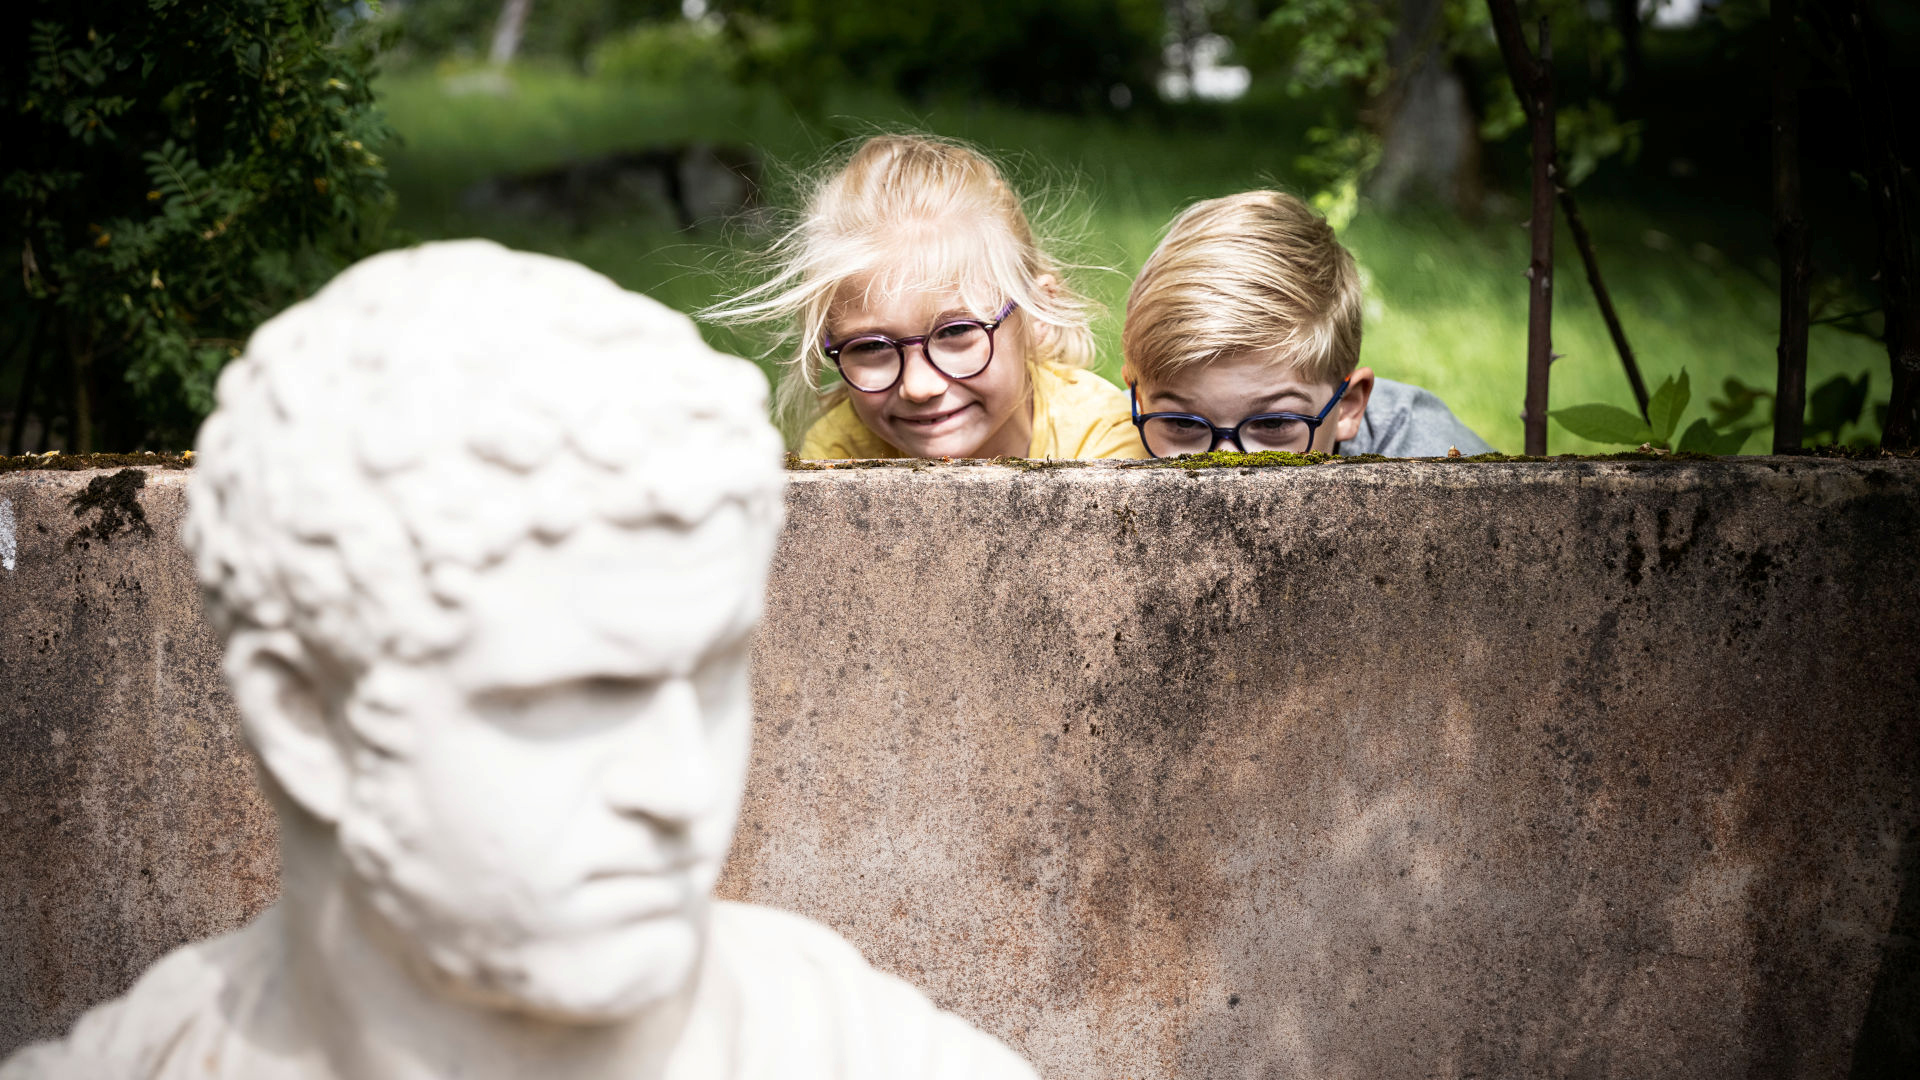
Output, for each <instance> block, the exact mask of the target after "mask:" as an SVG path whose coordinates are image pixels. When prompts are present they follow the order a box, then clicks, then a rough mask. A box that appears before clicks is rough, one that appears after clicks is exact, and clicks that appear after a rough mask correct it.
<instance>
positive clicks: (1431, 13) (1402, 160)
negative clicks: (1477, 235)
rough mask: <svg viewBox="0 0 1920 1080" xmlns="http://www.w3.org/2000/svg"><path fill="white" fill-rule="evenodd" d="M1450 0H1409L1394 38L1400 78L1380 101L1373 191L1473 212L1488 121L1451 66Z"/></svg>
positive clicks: (1391, 51)
mask: <svg viewBox="0 0 1920 1080" xmlns="http://www.w3.org/2000/svg"><path fill="white" fill-rule="evenodd" d="M1444 7H1445V6H1444V4H1443V3H1442V0H1405V2H1404V3H1403V4H1402V5H1401V8H1400V22H1399V25H1398V27H1397V28H1396V29H1395V30H1394V34H1393V38H1392V39H1391V40H1390V41H1389V42H1388V43H1387V62H1388V65H1389V68H1390V70H1391V71H1392V83H1391V84H1390V85H1389V86H1388V88H1387V91H1386V93H1384V94H1383V95H1382V96H1381V98H1380V100H1379V101H1378V102H1376V103H1375V104H1374V106H1373V110H1372V111H1373V112H1374V113H1375V115H1376V116H1377V118H1378V119H1377V121H1376V122H1377V123H1378V125H1379V129H1380V164H1379V167H1378V168H1376V169H1375V170H1374V173H1373V176H1372V178H1371V179H1370V180H1369V182H1368V190H1369V194H1371V195H1372V196H1373V198H1374V199H1375V200H1377V201H1378V202H1380V203H1381V204H1382V205H1385V206H1394V205H1397V204H1400V203H1403V202H1406V201H1407V200H1409V199H1412V198H1419V197H1427V198H1433V199H1438V200H1439V201H1441V202H1443V203H1445V204H1446V205H1448V206H1450V207H1452V208H1453V209H1454V210H1456V211H1458V212H1460V213H1462V214H1467V215H1472V214H1475V213H1477V212H1478V211H1479V208H1480V199H1481V193H1482V188H1481V183H1480V125H1479V122H1478V121H1477V120H1476V119H1475V118H1474V115H1473V109H1472V107H1471V105H1470V104H1469V103H1468V100H1467V89H1466V86H1465V84H1464V83H1462V82H1461V81H1460V76H1459V75H1457V74H1456V73H1455V72H1454V70H1453V68H1452V67H1451V66H1449V65H1448V63H1447V57H1446V52H1445V49H1444V48H1443V46H1444V44H1445V29H1446V27H1445V23H1444V21H1443V19H1444V14H1445V11H1444Z"/></svg>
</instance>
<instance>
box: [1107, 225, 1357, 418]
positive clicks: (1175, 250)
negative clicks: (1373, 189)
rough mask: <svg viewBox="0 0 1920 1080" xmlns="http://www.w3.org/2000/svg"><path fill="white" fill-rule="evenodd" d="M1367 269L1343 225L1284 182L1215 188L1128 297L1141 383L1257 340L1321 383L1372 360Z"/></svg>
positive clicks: (1130, 371) (1130, 364) (1127, 342)
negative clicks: (1365, 309) (1363, 356)
mask: <svg viewBox="0 0 1920 1080" xmlns="http://www.w3.org/2000/svg"><path fill="white" fill-rule="evenodd" d="M1360 311H1361V287H1360V270H1359V268H1358V267H1357V266H1355V265H1354V261H1353V256H1352V255H1351V254H1349V253H1348V252H1347V249H1346V248H1344V247H1342V246H1340V240H1339V238H1338V237H1336V236H1335V235H1334V232H1333V227H1332V226H1331V225H1328V224H1327V221H1326V219H1325V218H1323V217H1321V216H1320V215H1319V214H1317V213H1315V212H1314V211H1313V208H1312V207H1309V206H1308V205H1307V204H1306V203H1304V202H1301V201H1300V200H1299V199H1297V198H1295V197H1293V196H1292V195H1288V194H1286V193H1284V192H1279V191H1265V190H1262V191H1246V192H1241V193H1240V194H1238V195H1228V196H1226V197H1225V198H1220V199H1209V200H1207V201H1206V202H1203V203H1197V204H1195V205H1193V206H1190V207H1188V208H1187V210H1186V211H1185V212H1183V213H1182V214H1181V215H1180V216H1179V217H1177V218H1175V219H1174V222H1173V226H1172V227H1171V228H1170V229H1168V230H1167V236H1166V239H1164V240H1162V241H1160V246H1159V247H1158V248H1155V249H1154V252H1153V254H1152V255H1151V256H1150V257H1149V258H1148V259H1147V265H1146V266H1144V267H1142V268H1141V270H1140V276H1139V277H1138V278H1136V279H1135V280H1134V283H1133V290H1132V292H1130V293H1129V294H1128V296H1127V322H1126V329H1125V330H1124V331H1123V332H1122V335H1121V349H1122V352H1123V354H1124V356H1125V360H1126V363H1125V375H1126V378H1127V380H1128V381H1129V382H1132V381H1135V380H1138V379H1141V378H1145V379H1148V380H1160V379H1165V378H1167V377H1169V376H1172V375H1174V374H1176V373H1178V372H1179V371H1181V370H1182V369H1185V368H1189V367H1192V366H1193V365H1196V364H1204V363H1208V362H1210V361H1213V360H1218V359H1220V358H1222V357H1226V356H1232V355H1235V354H1238V353H1244V352H1249V351H1255V350H1273V352H1274V359H1275V362H1276V364H1277V365H1279V366H1282V367H1287V368H1297V369H1298V370H1299V371H1300V373H1301V375H1302V377H1303V378H1305V379H1308V380H1310V381H1312V382H1323V383H1337V382H1339V381H1340V380H1342V379H1344V378H1346V377H1347V376H1348V375H1350V374H1352V373H1353V369H1354V368H1355V367H1358V366H1359V363H1360Z"/></svg>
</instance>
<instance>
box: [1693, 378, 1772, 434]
mask: <svg viewBox="0 0 1920 1080" xmlns="http://www.w3.org/2000/svg"><path fill="white" fill-rule="evenodd" d="M1720 386H1721V393H1723V394H1725V395H1726V399H1725V400H1721V399H1719V398H1709V399H1707V408H1708V409H1711V410H1712V411H1713V426H1714V427H1722V428H1723V427H1726V426H1727V425H1729V424H1736V423H1739V422H1740V421H1742V420H1745V419H1746V418H1747V414H1748V413H1751V412H1752V411H1753V407H1754V406H1755V405H1757V404H1759V402H1760V400H1761V399H1762V398H1771V397H1772V396H1773V391H1771V390H1767V389H1764V388H1762V387H1758V386H1748V385H1747V384H1746V383H1743V382H1741V381H1740V380H1739V379H1736V378H1733V377H1731V376H1729V377H1728V378H1727V381H1726V382H1724V383H1721V384H1720Z"/></svg>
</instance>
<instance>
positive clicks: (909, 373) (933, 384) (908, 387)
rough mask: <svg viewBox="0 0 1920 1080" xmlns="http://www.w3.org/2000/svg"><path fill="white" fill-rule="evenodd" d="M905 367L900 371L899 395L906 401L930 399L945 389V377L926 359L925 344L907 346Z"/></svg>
mask: <svg viewBox="0 0 1920 1080" xmlns="http://www.w3.org/2000/svg"><path fill="white" fill-rule="evenodd" d="M906 352H907V357H906V361H905V363H906V368H905V369H904V370H903V371H901V372H900V396H901V397H903V398H906V399H907V400H908V401H932V400H933V399H934V398H937V397H939V396H940V395H941V394H944V393H946V391H947V377H946V376H945V375H942V374H940V372H939V371H938V370H937V369H935V368H934V366H933V364H932V362H930V361H929V360H928V359H927V352H926V347H925V346H912V345H910V346H908V347H907V350H906Z"/></svg>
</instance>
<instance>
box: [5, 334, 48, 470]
mask: <svg viewBox="0 0 1920 1080" xmlns="http://www.w3.org/2000/svg"><path fill="white" fill-rule="evenodd" d="M45 327H46V320H45V319H38V318H37V319H35V320H34V321H33V329H31V330H28V331H27V351H26V356H25V357H24V359H23V360H22V361H21V365H20V367H21V370H20V393H19V394H18V396H16V397H15V398H14V405H13V429H12V430H11V431H9V432H7V456H8V457H19V456H20V455H21V454H22V453H25V452H26V438H27V416H28V414H30V413H31V412H33V400H34V396H35V391H37V390H38V389H39V385H40V343H41V341H43V340H44V339H45V335H44V334H43V331H44V329H45ZM40 430H41V431H42V432H43V433H44V432H45V431H46V424H45V423H44V422H43V423H42V424H41V425H40ZM43 437H44V434H43Z"/></svg>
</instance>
